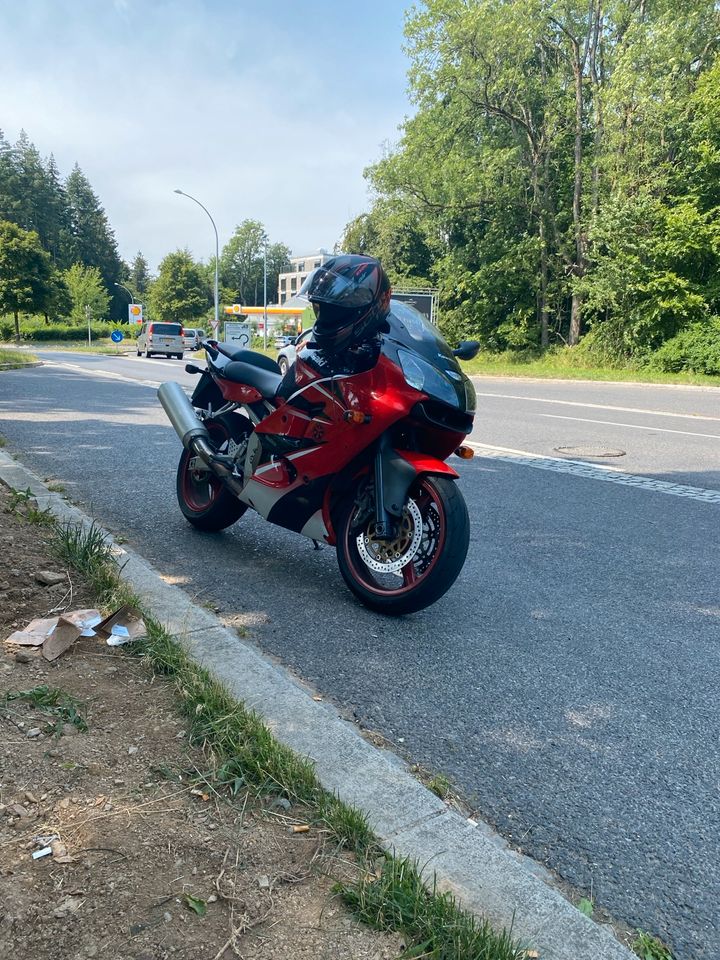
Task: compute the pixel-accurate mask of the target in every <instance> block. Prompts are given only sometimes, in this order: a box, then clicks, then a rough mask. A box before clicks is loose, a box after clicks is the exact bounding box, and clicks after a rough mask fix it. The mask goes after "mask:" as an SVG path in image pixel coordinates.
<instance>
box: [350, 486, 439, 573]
mask: <svg viewBox="0 0 720 960" xmlns="http://www.w3.org/2000/svg"><path fill="white" fill-rule="evenodd" d="M373 523H374V521H371V524H370V525H369V526H368V530H369V529H371V527H372V525H373ZM368 530H366V531H365V532H364V533H361V534H360V536H359V537H357V541H356V542H357V548H358V553H359V554H360V556H361V557H362V560H363V563H365V564H366V565H367V566H368V567H370V569H371V570H374V571H375V573H399V571H400V570H402V568H403V567H405V566H407V564H408V563H410V561H411V560H412V559H413V558H414V557H415V554H416V553H417V552H418V548H419V546H420V541H421V540H422V530H423V520H422V514H421V513H420V508H419V507H418V505H417V504H416V503H415V501H414V500H408V502H407V506H406V507H405V508H404V509H403V514H402V518H401V520H400V531H399V533H398V535H397V537H395V539H394V540H379V539H378V538H377V537H375V536H374V535H373V534H371V533H369V532H368Z"/></svg>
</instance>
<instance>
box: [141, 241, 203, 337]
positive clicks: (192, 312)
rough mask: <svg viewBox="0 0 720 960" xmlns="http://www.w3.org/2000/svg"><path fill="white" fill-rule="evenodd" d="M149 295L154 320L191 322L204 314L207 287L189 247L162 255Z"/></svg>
mask: <svg viewBox="0 0 720 960" xmlns="http://www.w3.org/2000/svg"><path fill="white" fill-rule="evenodd" d="M149 299H150V312H151V316H152V317H153V318H154V319H155V320H163V321H175V322H177V323H184V324H192V323H193V322H195V321H199V320H201V319H202V318H203V317H204V316H205V313H206V312H207V310H208V308H209V307H210V305H211V303H212V299H211V296H210V289H209V287H208V284H207V281H206V277H205V275H204V273H203V269H202V267H201V266H200V265H199V264H197V263H196V262H195V261H194V260H193V258H192V256H191V255H190V251H189V250H176V251H175V252H174V253H169V254H168V255H167V256H166V257H165V259H164V260H163V261H162V263H161V264H160V273H159V276H158V278H157V280H156V281H155V283H154V284H153V285H152V289H151V291H150V298H149Z"/></svg>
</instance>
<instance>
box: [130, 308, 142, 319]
mask: <svg viewBox="0 0 720 960" xmlns="http://www.w3.org/2000/svg"><path fill="white" fill-rule="evenodd" d="M130 313H131V314H132V315H133V316H134V317H138V316H140V307H137V306H132V307H130Z"/></svg>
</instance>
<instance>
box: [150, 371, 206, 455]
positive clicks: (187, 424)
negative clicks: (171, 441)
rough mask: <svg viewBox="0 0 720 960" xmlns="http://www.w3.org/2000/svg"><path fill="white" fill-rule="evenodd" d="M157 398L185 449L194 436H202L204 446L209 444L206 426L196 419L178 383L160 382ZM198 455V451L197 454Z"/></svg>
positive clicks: (191, 406)
mask: <svg viewBox="0 0 720 960" xmlns="http://www.w3.org/2000/svg"><path fill="white" fill-rule="evenodd" d="M158 398H159V400H160V403H161V404H162V405H163V409H164V411H165V413H166V414H167V415H168V420H169V421H170V423H171V424H172V425H173V427H174V428H175V433H176V434H177V435H178V436H179V437H180V439H181V440H182V445H183V446H184V447H185V449H186V450H190V449H191V447H192V441H193V440H194V439H195V438H196V437H198V438H202V439H203V440H204V441H205V445H206V446H209V445H210V434H209V433H208V432H207V427H205V425H204V424H203V423H201V422H200V421H199V420H198V418H197V414H196V413H195V410H194V408H193V405H192V404H191V403H190V401H189V400H188V398H187V396H186V394H185V391H184V390H183V388H182V387H181V386H180V384H179V383H161V384H160V386H159V387H158ZM200 455H201V454H199V453H198V456H200ZM203 459H204V458H203Z"/></svg>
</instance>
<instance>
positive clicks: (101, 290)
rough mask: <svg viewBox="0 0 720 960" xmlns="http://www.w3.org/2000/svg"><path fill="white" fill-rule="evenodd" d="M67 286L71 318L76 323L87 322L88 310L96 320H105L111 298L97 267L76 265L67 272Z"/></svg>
mask: <svg viewBox="0 0 720 960" xmlns="http://www.w3.org/2000/svg"><path fill="white" fill-rule="evenodd" d="M64 280H65V285H66V287H67V289H68V292H69V294H70V303H71V309H70V318H71V319H72V321H73V322H74V323H86V322H87V310H88V308H89V310H90V315H91V316H92V317H93V319H94V320H104V319H106V317H107V314H108V308H109V306H110V296H109V294H108V292H107V290H106V288H105V284H104V283H103V279H102V275H101V274H100V270H99V269H98V268H97V267H84V266H83V265H82V264H81V263H74V264H73V265H72V266H71V267H70V269H69V270H66V271H65V275H64Z"/></svg>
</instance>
